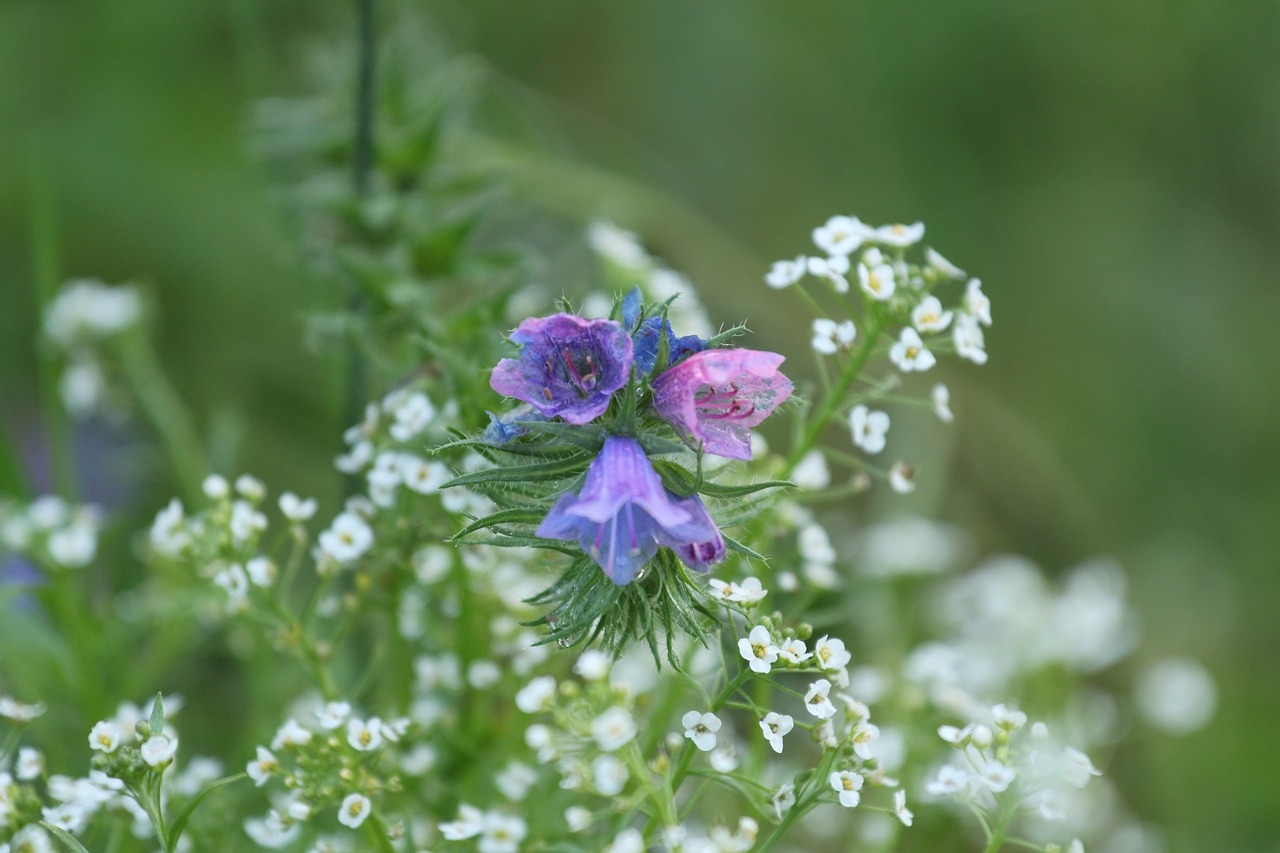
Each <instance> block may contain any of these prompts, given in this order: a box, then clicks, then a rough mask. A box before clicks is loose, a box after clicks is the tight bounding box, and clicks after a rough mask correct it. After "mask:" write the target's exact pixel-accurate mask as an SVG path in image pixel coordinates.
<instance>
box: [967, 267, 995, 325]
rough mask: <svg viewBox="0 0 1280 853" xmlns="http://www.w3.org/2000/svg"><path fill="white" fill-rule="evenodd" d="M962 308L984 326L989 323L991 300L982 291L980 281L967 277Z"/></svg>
mask: <svg viewBox="0 0 1280 853" xmlns="http://www.w3.org/2000/svg"><path fill="white" fill-rule="evenodd" d="M964 310H965V312H966V313H967V314H968V315H969V316H971V317H973V318H974V319H975V320H977V321H978V322H979V323H981V324H982V325H984V326H990V325H991V300H990V299H987V295H986V294H985V293H983V292H982V282H980V281H978V280H977V279H976V278H971V279H969V284H968V285H967V286H966V287H965V289H964Z"/></svg>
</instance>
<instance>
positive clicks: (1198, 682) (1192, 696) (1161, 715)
mask: <svg viewBox="0 0 1280 853" xmlns="http://www.w3.org/2000/svg"><path fill="white" fill-rule="evenodd" d="M1134 697H1135V699H1136V700H1137V705H1138V712H1139V713H1140V714H1142V717H1143V719H1145V720H1146V721H1147V722H1149V723H1151V725H1153V726H1156V727H1158V728H1161V729H1163V730H1165V731H1166V732H1169V733H1170V734H1174V735H1185V734H1190V733H1191V732H1194V731H1195V730H1196V729H1199V728H1201V727H1202V726H1204V725H1205V724H1206V723H1208V722H1209V720H1210V719H1212V717H1213V714H1214V711H1215V710H1217V706H1218V689H1217V687H1216V686H1215V685H1214V683H1213V676H1211V675H1210V674H1209V671H1208V670H1206V669H1205V668H1204V667H1203V666H1201V665H1200V664H1199V663H1197V662H1196V661H1194V660H1190V659H1188V658H1169V659H1166V660H1162V661H1159V662H1158V663H1155V664H1152V665H1151V666H1149V667H1147V668H1146V669H1144V670H1143V671H1142V672H1141V673H1139V674H1138V678H1137V681H1136V683H1135V685H1134Z"/></svg>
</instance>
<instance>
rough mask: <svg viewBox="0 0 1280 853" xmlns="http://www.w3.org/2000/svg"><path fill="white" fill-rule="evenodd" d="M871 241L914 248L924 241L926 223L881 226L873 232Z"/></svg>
mask: <svg viewBox="0 0 1280 853" xmlns="http://www.w3.org/2000/svg"><path fill="white" fill-rule="evenodd" d="M870 239H871V240H874V241H875V242H877V243H884V244H885V245H887V246H898V247H905V246H913V245H915V244H916V243H919V242H920V241H921V240H922V239H924V223H923V222H917V223H915V224H914V225H903V224H901V223H897V224H894V225H881V226H880V227H879V228H876V229H875V230H874V231H872V233H871V236H870Z"/></svg>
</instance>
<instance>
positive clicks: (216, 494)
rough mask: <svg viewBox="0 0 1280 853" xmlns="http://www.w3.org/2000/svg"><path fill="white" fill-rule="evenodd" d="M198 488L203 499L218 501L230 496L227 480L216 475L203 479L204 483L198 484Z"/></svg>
mask: <svg viewBox="0 0 1280 853" xmlns="http://www.w3.org/2000/svg"><path fill="white" fill-rule="evenodd" d="M200 488H201V490H202V491H203V492H204V495H205V497H207V498H208V499H209V500H211V501H220V500H222V499H223V498H225V497H226V496H227V495H229V494H231V486H229V485H228V484H227V479H226V478H225V477H222V476H219V475H218V474H210V475H209V476H208V477H205V478H204V482H203V483H201V484H200Z"/></svg>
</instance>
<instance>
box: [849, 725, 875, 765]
mask: <svg viewBox="0 0 1280 853" xmlns="http://www.w3.org/2000/svg"><path fill="white" fill-rule="evenodd" d="M879 739H880V728H879V727H878V726H875V725H872V724H871V723H867V722H862V723H859V724H858V725H857V727H856V728H854V730H853V752H854V754H855V755H857V756H858V757H859V758H861V759H862V760H863V761H870V760H871V759H873V758H875V757H876V756H875V748H874V744H875V742H876V741H877V740H879Z"/></svg>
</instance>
